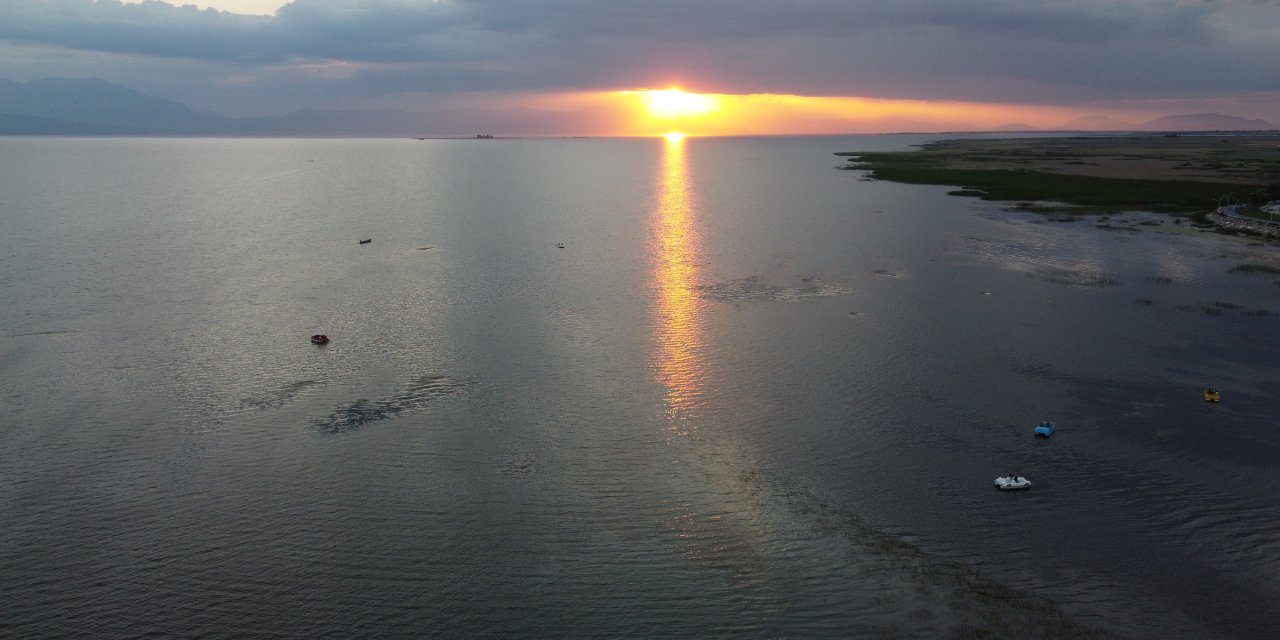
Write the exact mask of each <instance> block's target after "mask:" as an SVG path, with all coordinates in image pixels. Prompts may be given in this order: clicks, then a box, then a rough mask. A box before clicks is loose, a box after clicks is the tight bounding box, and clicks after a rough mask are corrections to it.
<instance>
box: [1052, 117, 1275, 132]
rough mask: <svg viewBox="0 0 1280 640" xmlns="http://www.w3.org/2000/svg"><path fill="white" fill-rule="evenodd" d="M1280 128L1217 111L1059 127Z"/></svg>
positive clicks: (1075, 122)
mask: <svg viewBox="0 0 1280 640" xmlns="http://www.w3.org/2000/svg"><path fill="white" fill-rule="evenodd" d="M1276 129H1280V127H1277V126H1276V125H1274V124H1271V123H1270V122H1267V121H1265V120H1254V119H1250V118H1237V117H1235V116H1224V115H1222V114H1218V113H1192V114H1187V115H1180V116H1165V117H1163V118H1156V119H1155V120H1149V121H1147V122H1142V123H1138V124H1131V123H1128V122H1124V121H1121V120H1116V119H1115V118H1108V117H1106V116H1085V117H1083V118H1076V119H1075V120H1072V121H1071V122H1068V123H1066V124H1064V125H1062V126H1061V127H1058V130H1061V131H1274V130H1276Z"/></svg>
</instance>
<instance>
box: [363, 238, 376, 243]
mask: <svg viewBox="0 0 1280 640" xmlns="http://www.w3.org/2000/svg"><path fill="white" fill-rule="evenodd" d="M370 242H373V238H369V239H368V240H361V241H360V244H369V243H370Z"/></svg>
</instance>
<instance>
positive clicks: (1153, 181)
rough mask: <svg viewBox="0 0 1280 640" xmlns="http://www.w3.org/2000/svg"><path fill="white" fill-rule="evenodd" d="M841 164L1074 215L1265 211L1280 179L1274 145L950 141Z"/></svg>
mask: <svg viewBox="0 0 1280 640" xmlns="http://www.w3.org/2000/svg"><path fill="white" fill-rule="evenodd" d="M1224 143H1225V144H1224ZM1211 144H1216V145H1217V146H1216V147H1213V146H1210V145H1211ZM1174 145H1178V146H1176V147H1174ZM1196 145H1199V147H1197V146H1196ZM1201 147H1203V148H1201ZM1175 153H1176V155H1175ZM1224 154H1234V155H1224ZM836 155H840V156H851V158H850V161H849V162H850V164H848V165H846V166H844V167H842V168H845V169H860V170H866V171H869V172H870V176H871V177H872V178H875V179H879V180H889V181H893V182H902V183H907V184H931V185H952V186H956V187H959V189H958V190H957V191H953V192H952V194H953V195H962V196H974V197H979V198H982V199H983V200H996V201H1006V202H1017V203H1019V206H1020V207H1021V208H1024V209H1029V210H1035V211H1043V212H1046V213H1072V214H1094V213H1115V212H1119V211H1130V210H1141V211H1152V212H1160V213H1171V214H1191V213H1195V212H1198V211H1207V210H1212V209H1213V208H1214V207H1215V206H1216V203H1217V202H1218V201H1219V200H1220V199H1221V198H1223V196H1226V195H1228V194H1232V197H1233V198H1234V199H1235V200H1237V201H1244V202H1250V201H1252V202H1255V203H1261V202H1265V201H1266V200H1267V199H1268V198H1269V197H1271V196H1270V194H1269V193H1268V191H1269V190H1270V189H1269V188H1268V187H1269V182H1270V179H1271V178H1272V177H1273V174H1274V173H1275V172H1277V171H1278V170H1280V169H1278V167H1280V147H1278V146H1276V145H1275V144H1268V145H1267V146H1265V147H1260V146H1258V145H1254V146H1246V145H1243V144H1239V143H1236V144H1235V145H1234V147H1233V146H1232V144H1231V143H1228V142H1226V141H1223V142H1222V143H1220V142H1218V141H1217V140H1216V139H1214V140H1206V141H1192V142H1187V141H1185V140H1175V141H1168V140H1165V139H1159V138H1116V139H1098V138H1036V139H1015V140H949V141H942V142H935V143H931V144H928V145H925V146H924V147H923V148H921V149H920V150H913V151H904V152H868V153H859V152H840V153H837V154H836ZM1224 157H1226V158H1227V161H1224ZM1189 158H1190V159H1194V158H1200V161H1198V162H1190V161H1189V160H1188V159H1189Z"/></svg>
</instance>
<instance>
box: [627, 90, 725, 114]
mask: <svg viewBox="0 0 1280 640" xmlns="http://www.w3.org/2000/svg"><path fill="white" fill-rule="evenodd" d="M642 95H643V97H644V104H645V106H646V107H648V109H649V113H650V114H651V115H653V116H656V117H659V118H678V117H682V116H691V115H702V114H706V113H710V112H712V111H715V110H716V109H717V108H718V107H719V104H718V102H719V101H718V100H717V99H716V97H715V96H709V95H701V94H697V93H685V92H684V91H681V90H679V89H667V90H666V91H645V92H644V93H643V94H642Z"/></svg>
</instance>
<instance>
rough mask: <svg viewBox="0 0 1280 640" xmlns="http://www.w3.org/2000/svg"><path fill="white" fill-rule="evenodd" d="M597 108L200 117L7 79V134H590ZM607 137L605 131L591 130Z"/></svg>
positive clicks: (108, 91)
mask: <svg viewBox="0 0 1280 640" xmlns="http://www.w3.org/2000/svg"><path fill="white" fill-rule="evenodd" d="M604 115H605V114H604V113H603V112H601V111H600V110H598V109H586V110H580V111H574V112H563V111H540V110H537V109H527V108H523V107H515V108H508V109H457V110H447V111H434V112H420V113H413V112H407V111H399V110H394V109H387V110H377V111H322V110H318V109H300V110H298V111H294V112H292V113H289V114H286V115H282V116H265V117H255V118H236V117H229V116H222V115H213V114H204V113H199V112H197V111H195V110H193V109H191V108H190V107H188V106H186V105H184V104H181V103H178V102H174V101H172V100H166V99H164V98H158V97H154V96H148V95H144V94H141V93H138V92H137V91H134V90H132V89H129V88H126V87H122V86H120V85H116V84H112V83H110V82H107V81H105V80H100V79H97V78H92V79H64V78H50V79H44V80H33V81H31V82H13V81H10V80H0V135H86V136H94V135H102V136H129V135H140V136H298V137H330V136H333V137H340V136H368V137H384V136H386V137H426V136H467V137H470V136H472V135H475V134H492V133H498V134H500V135H511V134H518V133H523V132H528V131H555V130H571V129H573V128H574V125H576V126H577V127H584V126H585V127H586V128H587V129H590V128H591V127H592V123H604V122H605V121H606V118H605V117H604ZM587 133H593V134H594V133H600V131H587Z"/></svg>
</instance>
